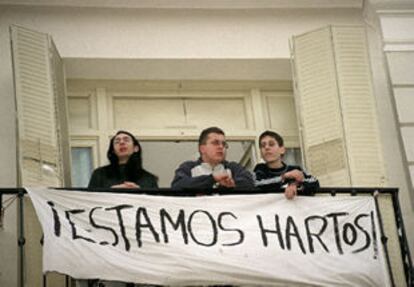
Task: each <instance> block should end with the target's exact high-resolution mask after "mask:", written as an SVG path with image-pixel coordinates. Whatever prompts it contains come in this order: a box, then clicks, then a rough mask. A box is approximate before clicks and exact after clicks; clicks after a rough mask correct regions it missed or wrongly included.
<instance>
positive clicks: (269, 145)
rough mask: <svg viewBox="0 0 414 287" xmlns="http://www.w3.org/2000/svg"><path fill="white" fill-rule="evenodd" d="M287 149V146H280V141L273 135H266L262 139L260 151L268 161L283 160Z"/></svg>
mask: <svg viewBox="0 0 414 287" xmlns="http://www.w3.org/2000/svg"><path fill="white" fill-rule="evenodd" d="M285 151H286V150H285V147H284V146H279V144H278V142H277V141H276V140H275V139H274V138H273V137H271V136H265V137H264V138H262V140H261V141H260V153H261V155H262V158H263V160H264V161H265V162H266V163H270V162H281V161H282V156H283V155H284V154H285Z"/></svg>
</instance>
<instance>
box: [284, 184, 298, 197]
mask: <svg viewBox="0 0 414 287" xmlns="http://www.w3.org/2000/svg"><path fill="white" fill-rule="evenodd" d="M297 193H298V187H297V186H296V183H291V184H288V186H287V187H286V188H285V197H286V198H287V199H293V198H295V196H296V195H297Z"/></svg>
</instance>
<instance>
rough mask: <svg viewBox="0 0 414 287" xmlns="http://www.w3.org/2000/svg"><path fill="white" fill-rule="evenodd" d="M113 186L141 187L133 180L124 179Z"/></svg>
mask: <svg viewBox="0 0 414 287" xmlns="http://www.w3.org/2000/svg"><path fill="white" fill-rule="evenodd" d="M111 188H140V186H139V185H138V184H136V183H135V182H132V181H124V182H123V183H121V184H115V185H113V186H111Z"/></svg>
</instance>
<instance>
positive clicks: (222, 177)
mask: <svg viewBox="0 0 414 287" xmlns="http://www.w3.org/2000/svg"><path fill="white" fill-rule="evenodd" d="M213 178H214V180H215V181H216V182H217V183H218V184H219V185H221V186H224V187H236V183H235V182H234V180H233V178H232V177H231V175H229V174H228V173H227V172H220V173H216V174H213Z"/></svg>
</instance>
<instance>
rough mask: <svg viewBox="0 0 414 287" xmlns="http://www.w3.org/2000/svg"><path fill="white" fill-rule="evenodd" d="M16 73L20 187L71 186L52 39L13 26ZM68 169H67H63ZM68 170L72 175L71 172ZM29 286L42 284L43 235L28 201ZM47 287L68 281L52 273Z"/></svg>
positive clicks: (62, 87)
mask: <svg viewBox="0 0 414 287" xmlns="http://www.w3.org/2000/svg"><path fill="white" fill-rule="evenodd" d="M10 34H11V39H12V41H11V42H12V53H13V69H14V79H15V93H16V109H17V123H18V145H17V146H18V169H19V180H18V182H19V186H24V187H28V186H70V180H66V178H69V179H70V173H69V172H70V163H69V160H68V154H69V149H68V140H67V137H68V130H67V121H66V117H67V116H66V106H65V103H66V101H65V85H64V82H65V80H64V74H63V64H62V60H61V59H60V57H59V54H58V52H57V50H56V48H55V47H54V45H53V42H52V40H51V38H50V37H49V36H48V35H46V34H43V33H39V32H36V31H31V30H29V29H26V28H22V27H17V26H12V27H11V28H10ZM63 163H66V164H65V167H67V168H64V165H63ZM66 170H68V171H66ZM23 220H24V231H25V238H26V243H25V246H24V251H25V257H24V258H25V268H24V273H25V277H24V278H25V284H26V286H42V285H44V284H45V283H46V282H43V278H44V277H43V276H42V247H41V245H40V239H41V237H42V231H41V227H40V224H39V222H38V220H37V216H36V213H35V211H34V208H33V205H32V203H31V202H30V200H29V198H27V197H26V198H25V203H24V219H23ZM47 285H48V286H51V287H60V286H65V277H64V276H63V275H59V274H56V273H49V274H47Z"/></svg>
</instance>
